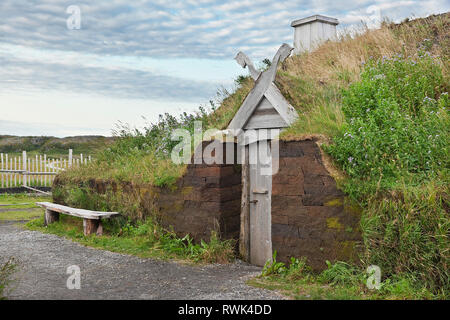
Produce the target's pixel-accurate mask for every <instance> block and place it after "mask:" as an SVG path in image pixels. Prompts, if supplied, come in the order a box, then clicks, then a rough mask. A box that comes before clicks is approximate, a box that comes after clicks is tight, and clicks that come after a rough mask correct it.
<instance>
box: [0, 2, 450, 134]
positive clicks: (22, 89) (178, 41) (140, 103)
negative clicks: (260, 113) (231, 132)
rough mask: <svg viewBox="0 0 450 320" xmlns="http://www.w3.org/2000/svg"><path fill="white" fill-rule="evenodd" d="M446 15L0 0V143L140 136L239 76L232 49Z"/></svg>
mask: <svg viewBox="0 0 450 320" xmlns="http://www.w3.org/2000/svg"><path fill="white" fill-rule="evenodd" d="M70 6H72V7H70ZM73 6H75V7H73ZM69 7H70V8H69ZM68 8H69V9H68ZM72 8H75V11H74V10H73V9H72ZM77 8H79V17H80V20H77V17H78V13H77V11H76V9H77ZM449 9H450V1H449V0H434V1H427V0H425V1H423V0H422V1H419V0H405V1H392V0H389V1H388V0H375V1H374V0H359V1H358V0H351V1H350V0H333V1H331V0H316V1H310V0H309V1H305V0H285V1H274V0H238V1H234V0H233V1H214V0H188V1H178V0H170V1H164V0H153V1H146V0H134V1H129V0H96V1H87V0H80V1H74V0H70V1H61V0H40V1H38V0H1V2H0V134H13V135H55V136H68V135H83V134H102V135H110V134H111V129H112V128H113V127H114V124H115V123H117V121H118V120H121V121H122V122H127V123H129V124H131V125H132V126H137V127H140V126H142V125H143V123H144V122H143V120H142V118H141V116H145V117H146V118H147V119H148V121H155V120H156V119H157V116H158V114H160V113H163V112H169V113H172V114H179V113H181V112H183V111H192V110H194V109H195V108H197V107H198V106H199V105H206V104H207V102H208V101H209V100H210V99H212V98H214V97H215V95H216V92H217V90H218V89H219V88H226V89H232V88H233V79H234V78H235V77H236V76H237V75H239V74H244V73H245V72H246V71H245V70H243V69H241V67H239V66H238V65H237V64H236V62H235V61H234V60H233V57H234V55H235V54H236V53H237V52H238V51H240V50H242V51H244V52H246V53H247V54H248V55H249V56H250V57H251V58H252V59H253V60H254V61H261V60H262V59H263V58H266V57H268V58H272V56H273V54H274V53H275V52H276V49H277V48H278V47H279V45H280V44H281V43H283V42H286V43H290V44H292V41H293V28H291V27H290V22H291V21H292V20H295V19H299V18H303V17H307V16H310V15H313V14H322V15H327V16H331V17H335V18H338V19H339V21H340V25H339V26H338V30H343V29H344V28H349V27H352V26H354V25H357V24H360V23H361V21H365V22H367V23H368V24H369V25H370V26H374V25H376V22H377V20H378V19H379V17H380V16H383V17H384V16H386V17H389V18H390V19H392V20H394V21H399V20H402V19H404V18H405V17H423V16H427V15H429V14H434V13H442V12H446V11H449ZM77 21H80V25H79V27H80V28H79V29H78V25H77Z"/></svg>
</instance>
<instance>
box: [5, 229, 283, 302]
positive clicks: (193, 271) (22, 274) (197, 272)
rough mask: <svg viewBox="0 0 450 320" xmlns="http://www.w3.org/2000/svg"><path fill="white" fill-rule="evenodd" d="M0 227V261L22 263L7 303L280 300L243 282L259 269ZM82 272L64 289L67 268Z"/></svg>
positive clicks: (272, 294) (238, 263) (275, 295)
mask: <svg viewBox="0 0 450 320" xmlns="http://www.w3.org/2000/svg"><path fill="white" fill-rule="evenodd" d="M14 224H15V223H12V222H0V258H6V257H9V256H14V257H16V258H17V259H19V260H20V261H21V267H20V271H19V272H18V273H17V276H16V277H17V278H18V282H17V284H16V288H15V290H14V291H13V292H12V293H11V294H10V296H9V297H8V298H9V299H214V300H216V299H280V298H281V297H280V296H279V295H278V294H276V293H274V292H271V291H267V290H262V289H257V288H253V287H249V286H247V285H246V284H245V280H246V279H248V278H250V277H252V276H255V275H257V274H258V273H259V272H260V268H257V267H254V266H250V265H247V264H245V263H242V262H237V263H234V264H231V265H208V266H203V267H196V266H187V265H182V264H179V263H175V262H166V261H158V260H152V259H141V258H138V257H134V256H129V255H123V254H119V253H113V252H109V251H102V250H97V249H93V248H88V247H84V246H82V245H80V244H78V243H74V242H72V241H70V240H67V239H63V238H60V237H57V236H55V235H50V234H42V233H39V232H35V231H28V230H24V229H22V228H20V227H18V226H16V225H14ZM71 265H77V266H79V267H80V270H81V289H79V290H77V289H73V290H69V289H67V287H66V282H67V278H68V277H69V275H68V274H66V271H67V267H69V266H71Z"/></svg>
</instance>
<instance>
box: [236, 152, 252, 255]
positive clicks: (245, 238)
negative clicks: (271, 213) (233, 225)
mask: <svg viewBox="0 0 450 320" xmlns="http://www.w3.org/2000/svg"><path fill="white" fill-rule="evenodd" d="M238 148H239V146H238ZM241 148H243V149H244V150H243V151H244V152H243V154H242V157H243V161H242V198H241V229H240V235H239V253H240V255H241V257H242V259H243V260H244V261H250V202H249V201H250V171H249V169H250V168H249V148H248V145H246V146H242V147H241Z"/></svg>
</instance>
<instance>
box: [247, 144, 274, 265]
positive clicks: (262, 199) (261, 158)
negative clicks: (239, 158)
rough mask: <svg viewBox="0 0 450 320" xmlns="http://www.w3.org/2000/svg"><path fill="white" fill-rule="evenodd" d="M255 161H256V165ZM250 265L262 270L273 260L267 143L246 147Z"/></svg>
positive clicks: (269, 168) (269, 153) (268, 148)
mask: <svg viewBox="0 0 450 320" xmlns="http://www.w3.org/2000/svg"><path fill="white" fill-rule="evenodd" d="M255 160H256V161H255ZM249 161H250V163H249V178H250V179H249V180H250V183H249V187H250V188H249V200H250V201H249V202H250V203H249V206H250V210H249V211H250V217H249V224H250V228H249V229H250V230H249V233H250V239H249V242H250V244H249V245H250V250H249V251H250V255H249V256H250V263H252V264H255V265H258V266H263V265H264V264H265V263H266V261H267V260H271V259H272V222H271V194H272V169H271V162H272V155H271V150H270V142H268V141H266V140H264V141H258V142H254V143H251V144H250V145H249Z"/></svg>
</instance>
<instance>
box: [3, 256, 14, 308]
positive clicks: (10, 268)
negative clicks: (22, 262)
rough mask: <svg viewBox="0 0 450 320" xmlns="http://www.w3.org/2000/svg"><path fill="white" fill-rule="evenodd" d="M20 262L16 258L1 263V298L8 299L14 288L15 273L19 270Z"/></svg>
mask: <svg viewBox="0 0 450 320" xmlns="http://www.w3.org/2000/svg"><path fill="white" fill-rule="evenodd" d="M17 268H18V263H17V261H16V260H15V259H14V258H9V259H8V260H7V261H5V262H3V263H0V300H6V299H7V297H6V296H7V294H8V293H9V291H10V290H11V289H12V288H11V284H12V283H13V282H14V281H15V280H14V279H13V274H14V273H15V272H16V271H17Z"/></svg>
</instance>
